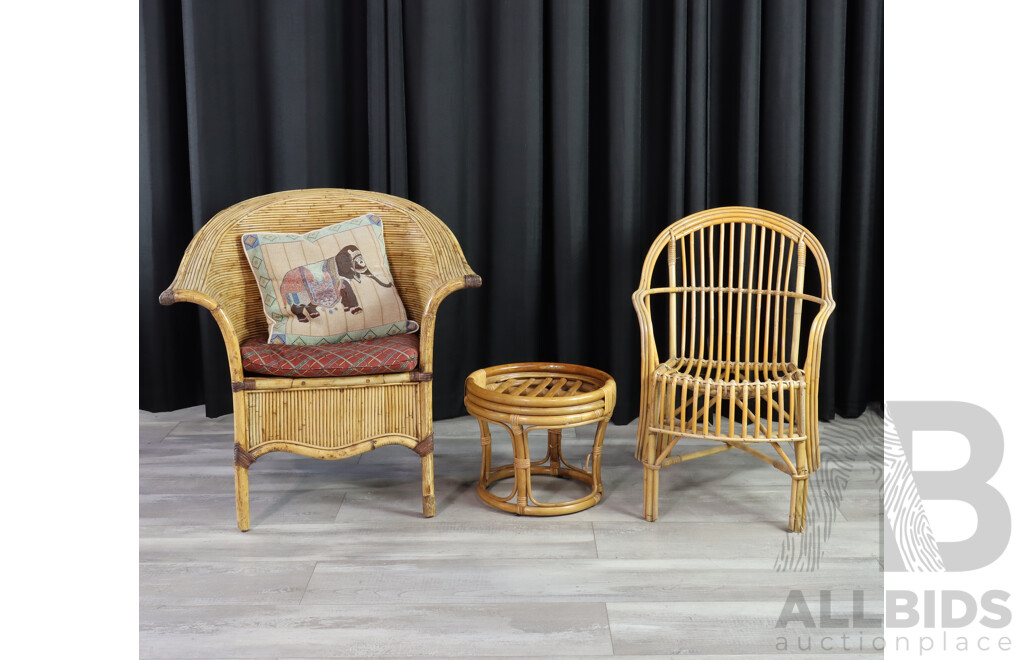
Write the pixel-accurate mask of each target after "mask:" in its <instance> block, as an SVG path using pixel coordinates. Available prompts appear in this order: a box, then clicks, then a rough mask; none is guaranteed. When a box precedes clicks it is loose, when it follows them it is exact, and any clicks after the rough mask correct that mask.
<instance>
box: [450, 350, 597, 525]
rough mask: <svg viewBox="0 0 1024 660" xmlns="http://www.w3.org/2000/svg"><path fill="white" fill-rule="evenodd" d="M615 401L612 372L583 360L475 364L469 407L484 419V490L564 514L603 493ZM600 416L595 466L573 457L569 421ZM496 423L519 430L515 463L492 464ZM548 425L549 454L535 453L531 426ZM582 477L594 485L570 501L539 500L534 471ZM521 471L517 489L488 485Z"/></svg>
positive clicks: (506, 505) (508, 505) (501, 501)
mask: <svg viewBox="0 0 1024 660" xmlns="http://www.w3.org/2000/svg"><path fill="white" fill-rule="evenodd" d="M614 408H615V381H614V380H613V379H612V377H611V376H609V375H608V374H606V373H604V372H603V371H598V370H597V369H591V368H589V367H581V366H578V365H575V364H555V363H546V362H533V363H520V364H506V365H502V366H499V367H489V368H487V369H480V370H478V371H474V372H473V373H471V374H470V375H469V377H468V378H466V409H467V410H468V411H469V413H470V414H471V415H473V416H474V417H476V418H477V420H478V421H479V422H480V444H481V447H482V450H483V461H482V465H481V466H480V482H479V484H478V485H477V488H476V490H477V493H478V494H479V495H480V499H482V500H483V501H484V502H485V503H487V504H489V505H491V506H493V507H495V508H497V509H501V510H502V511H508V512H511V513H516V514H522V515H526V516H559V515H562V514H566V513H576V512H577V511H582V510H584V509H589V508H590V507H592V506H594V505H595V504H597V503H598V502H600V501H601V496H602V495H603V493H604V488H603V486H602V485H601V445H602V443H603V442H604V432H605V428H606V427H607V426H608V420H609V419H610V418H611V416H612V410H613V409H614ZM594 422H597V431H596V433H595V434H594V447H593V449H592V450H591V454H590V456H589V457H588V459H587V463H590V464H592V467H590V468H589V469H588V467H587V466H586V465H585V466H584V467H582V468H580V467H576V466H574V465H571V464H570V463H569V462H567V461H566V460H565V458H564V457H563V456H562V429H567V428H572V427H576V426H584V425H586V424H592V423H594ZM488 424H498V425H499V426H504V427H505V428H506V429H507V430H508V432H509V435H510V436H511V437H512V456H513V459H512V464H511V465H502V466H499V467H496V468H492V467H491V432H490V427H489V426H488ZM539 429H547V432H548V451H547V455H546V456H545V457H544V458H543V459H541V460H539V461H533V462H531V461H530V445H529V441H528V438H527V435H528V434H529V432H530V431H534V430H539ZM535 474H539V475H549V476H554V477H562V478H566V479H574V480H576V481H580V482H582V483H584V484H587V485H589V486H590V487H591V490H590V493H589V494H588V495H586V496H584V497H581V498H579V499H575V500H570V501H568V502H539V501H537V499H536V498H535V497H534V495H533V490H532V489H531V487H530V477H531V475H535ZM509 477H514V479H515V482H514V486H513V487H512V493H511V494H509V495H508V496H507V497H498V496H497V495H494V494H493V493H491V492H490V491H489V490H488V487H489V486H490V485H491V484H493V483H494V482H496V481H500V480H501V479H507V478H509Z"/></svg>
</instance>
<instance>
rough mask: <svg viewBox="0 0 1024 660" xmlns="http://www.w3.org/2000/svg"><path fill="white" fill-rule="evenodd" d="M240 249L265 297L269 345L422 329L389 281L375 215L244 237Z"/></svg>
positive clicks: (344, 339) (325, 341) (335, 341)
mask: <svg viewBox="0 0 1024 660" xmlns="http://www.w3.org/2000/svg"><path fill="white" fill-rule="evenodd" d="M242 246H243V247H244V248H245V256H246V258H247V259H248V260H249V265H250V266H251V267H252V272H253V275H255V276H256V283H257V285H258V286H259V288H260V294H261V295H262V297H263V311H264V312H265V313H266V315H267V320H268V321H269V322H270V334H269V338H268V340H267V341H268V343H270V344H289V345H300V346H310V345H319V344H340V343H344V342H349V341H361V340H364V339H378V338H380V337H389V336H393V335H399V334H404V333H409V332H416V331H417V330H419V325H418V324H417V323H416V322H415V321H410V320H408V319H407V318H406V314H405V305H403V304H402V299H401V298H400V297H399V296H398V290H397V289H396V288H395V286H394V281H393V280H392V279H391V270H390V268H389V267H388V258H387V255H386V253H385V252H384V229H383V227H382V225H381V219H380V218H379V217H378V216H376V215H373V214H367V215H364V216H360V217H358V218H352V219H351V220H345V221H344V222H339V223H337V224H334V225H331V226H329V227H324V228H323V229H317V230H316V231H311V232H309V233H306V234H272V233H268V232H261V233H255V234H245V235H243V236H242Z"/></svg>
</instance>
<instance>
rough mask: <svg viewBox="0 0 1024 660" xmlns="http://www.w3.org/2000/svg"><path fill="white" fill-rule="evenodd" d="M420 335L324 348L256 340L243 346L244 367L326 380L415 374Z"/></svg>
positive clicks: (261, 372)
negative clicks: (345, 377)
mask: <svg viewBox="0 0 1024 660" xmlns="http://www.w3.org/2000/svg"><path fill="white" fill-rule="evenodd" d="M419 343H420V338H419V335H395V336H393V337H382V338H381V339H368V340H366V341H353V342H348V343H347V344H323V345H321V346H288V345H284V346H281V345H274V344H268V343H267V338H266V337H254V338H253V339H250V340H248V341H246V342H245V343H243V344H242V346H241V348H242V367H243V368H244V369H245V370H246V371H251V372H253V373H257V374H265V375H268V376H289V377H292V378H324V377H328V376H365V375H368V374H395V373H401V372H405V371H412V370H413V369H415V368H416V365H417V364H419V359H420V352H419Z"/></svg>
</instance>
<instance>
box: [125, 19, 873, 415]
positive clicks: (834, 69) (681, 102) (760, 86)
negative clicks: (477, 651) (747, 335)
mask: <svg viewBox="0 0 1024 660" xmlns="http://www.w3.org/2000/svg"><path fill="white" fill-rule="evenodd" d="M141 7H142V10H143V11H142V12H141V26H140V29H141V32H142V39H141V42H140V44H141V50H142V52H141V53H140V62H141V64H142V66H140V72H141V79H140V83H141V84H140V88H141V90H142V94H141V98H140V114H141V116H142V117H141V118H142V123H141V126H142V135H141V136H140V162H141V163H142V164H143V166H144V167H142V168H141V172H142V175H141V179H140V187H141V189H142V190H141V192H142V195H141V196H140V199H141V200H143V205H142V208H140V229H141V232H140V235H141V236H142V240H141V242H140V263H141V264H142V266H143V268H142V269H141V274H140V280H141V282H140V295H141V297H142V300H141V301H140V305H141V307H142V315H141V317H140V318H141V327H140V340H141V341H140V346H141V347H142V349H141V351H142V355H140V364H141V365H142V373H141V374H140V378H141V380H142V383H141V400H140V407H141V408H143V409H146V410H164V409H170V408H174V407H180V406H183V405H190V404H193V403H198V402H201V401H202V402H205V403H206V405H207V412H208V414H210V415H219V414H223V413H226V412H230V389H229V387H228V383H227V365H226V360H225V358H224V350H223V345H222V342H221V339H220V335H219V332H218V331H217V329H216V327H215V326H214V324H213V323H211V322H210V320H209V319H207V318H205V317H206V316H208V314H207V313H205V311H204V310H198V309H188V310H186V309H181V308H183V307H184V306H182V305H175V306H173V307H171V308H160V307H158V306H157V304H156V295H158V294H159V292H160V291H161V290H162V289H163V288H164V287H165V286H166V285H167V284H168V283H169V282H170V281H171V278H172V277H173V274H174V268H175V266H176V264H177V260H178V258H180V255H181V253H182V251H183V250H184V245H185V244H187V241H188V238H189V237H190V236H191V234H192V233H194V231H195V230H197V229H198V228H199V227H200V226H201V225H202V224H203V223H204V222H206V221H207V220H209V218H210V217H212V216H213V215H214V214H215V213H216V212H217V211H219V210H221V209H223V208H226V207H227V206H230V205H231V204H234V203H236V202H238V201H241V200H243V199H246V198H248V197H253V196H256V195H260V194H264V193H268V192H272V191H276V190H285V189H290V188H305V187H320V186H327V187H346V188H363V189H371V190H379V191H382V192H390V193H392V194H397V195H400V196H403V197H408V198H410V199H412V200H413V201H416V202H418V203H420V204H423V205H424V206H426V207H427V208H428V209H430V210H431V211H433V212H434V213H435V214H437V215H438V216H439V217H440V218H441V219H442V220H444V221H445V222H446V223H447V224H448V226H449V227H451V229H452V231H453V232H454V233H455V235H456V237H457V238H458V239H459V241H460V243H461V244H462V246H463V248H464V250H465V253H466V256H467V259H468V261H469V263H470V265H471V266H473V267H474V269H476V271H477V272H478V273H480V274H481V275H482V276H483V279H484V287H483V288H482V289H479V290H471V291H466V292H460V293H457V294H455V295H453V296H452V297H451V298H449V299H448V300H447V301H445V303H444V304H443V305H442V307H441V310H440V313H439V314H438V327H437V334H436V340H435V341H436V343H435V353H436V369H435V388H434V392H435V416H436V417H437V418H439V419H442V418H445V417H450V416H455V415H460V414H464V409H463V408H462V405H461V400H462V381H463V379H464V378H465V375H466V374H467V373H469V372H470V371H472V370H474V369H477V368H479V367H482V366H486V365H492V364H500V363H504V362H517V361H533V360H555V361H562V362H571V363H579V364H586V365H590V366H594V367H597V368H600V369H604V370H606V371H608V372H609V373H611V374H612V375H613V376H614V377H615V379H616V381H617V383H618V386H619V400H618V405H617V410H616V416H615V421H616V422H617V423H624V422H628V421H630V420H631V419H633V418H635V417H636V416H637V414H638V405H639V382H638V378H639V332H638V325H637V321H636V316H635V313H634V311H633V309H632V305H631V302H630V295H631V293H632V291H633V290H634V289H635V287H636V283H637V281H638V278H639V272H640V266H641V264H642V262H643V259H644V256H645V255H646V251H647V248H648V247H649V245H650V243H651V241H652V240H653V239H654V237H655V236H656V235H657V234H658V233H659V232H660V231H661V229H663V228H664V227H665V226H666V225H668V224H669V223H671V222H672V221H674V220H676V219H678V218H680V217H683V216H684V215H686V214H688V213H692V212H695V211H698V210H702V209H705V208H709V207H713V206H724V205H734V204H738V205H747V206H758V207H761V208H766V209H768V210H771V211H775V212H778V213H781V214H783V215H786V216H788V217H791V218H793V219H794V220H796V221H798V222H801V223H803V224H805V225H806V226H807V227H808V228H809V229H810V230H811V231H812V232H814V233H815V235H817V236H818V237H819V238H820V239H821V241H822V243H823V245H824V246H825V248H826V251H827V252H828V254H829V258H830V261H831V265H832V269H833V279H834V285H835V297H836V300H837V302H838V309H837V311H836V314H835V316H834V317H833V319H832V320H831V321H830V323H829V327H828V330H827V331H826V341H825V350H824V356H823V365H822V381H821V397H820V400H821V407H820V414H821V416H823V417H825V418H829V417H832V416H833V415H834V414H836V413H839V414H841V415H844V416H853V415H856V414H859V413H860V412H861V411H862V410H863V409H864V407H865V406H866V404H867V403H868V402H870V401H877V400H880V399H881V394H882V392H881V379H880V374H881V372H882V370H881V359H882V353H881V309H882V306H881V303H882V300H881V257H882V253H881V249H882V246H881V227H882V217H881V212H882V206H881V194H882V190H881V180H882V179H881V162H882V161H881V148H882V142H881V131H882V125H881V75H882V73H881V58H882V52H881V48H882V46H881V43H882V42H881V35H882V6H881V2H880V1H878V0H872V1H864V2H852V1H851V2H846V1H845V0H816V1H814V2H799V1H798V2H793V1H791V0H716V1H715V2H708V1H707V0H690V1H685V0H675V1H672V2H655V1H635V2H620V1H614V0H593V1H592V2H583V1H566V2H542V1H540V0H526V1H514V0H497V1H488V2H474V1H472V0H431V1H429V2H426V1H414V0H406V1H404V2H403V0H384V1H382V2H377V1H366V2H346V3H336V2H330V1H328V0H304V1H302V2H290V3H280V2H274V1H272V0H260V1H258V2H249V1H245V0H218V1H217V2H194V1H190V0H185V1H184V2H177V1H173V0H159V1H157V2H145V3H141ZM200 312H202V313H200ZM199 337H201V340H197V339H198V338H199Z"/></svg>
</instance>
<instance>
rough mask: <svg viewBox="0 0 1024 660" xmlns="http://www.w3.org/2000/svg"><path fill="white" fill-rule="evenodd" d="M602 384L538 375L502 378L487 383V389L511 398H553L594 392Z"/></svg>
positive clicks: (574, 378)
mask: <svg viewBox="0 0 1024 660" xmlns="http://www.w3.org/2000/svg"><path fill="white" fill-rule="evenodd" d="M601 384H602V383H598V382H596V381H594V380H591V379H586V380H584V379H582V378H579V377H574V376H568V377H565V376H559V375H557V374H556V375H550V374H544V375H538V376H533V375H530V374H526V375H522V376H518V377H517V376H513V377H511V378H502V379H500V380H496V381H494V382H491V381H490V380H489V381H488V383H487V389H489V390H490V391H492V392H495V393H496V394H508V395H511V396H522V397H538V398H551V399H556V398H558V397H567V396H574V395H576V394H586V393H587V392H593V391H594V390H596V389H597V388H598V387H600V386H601Z"/></svg>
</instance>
